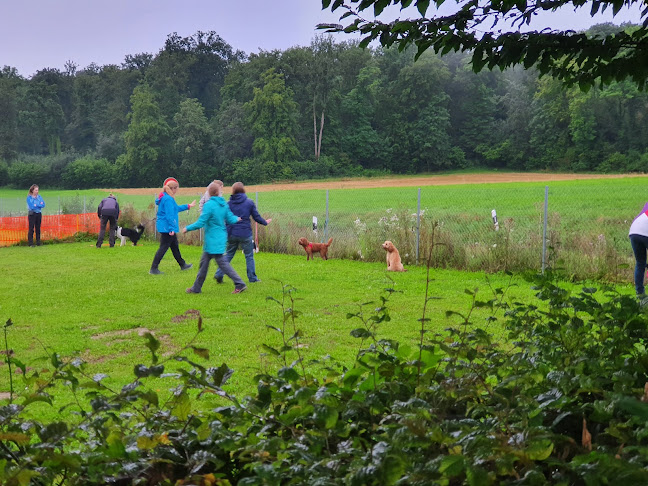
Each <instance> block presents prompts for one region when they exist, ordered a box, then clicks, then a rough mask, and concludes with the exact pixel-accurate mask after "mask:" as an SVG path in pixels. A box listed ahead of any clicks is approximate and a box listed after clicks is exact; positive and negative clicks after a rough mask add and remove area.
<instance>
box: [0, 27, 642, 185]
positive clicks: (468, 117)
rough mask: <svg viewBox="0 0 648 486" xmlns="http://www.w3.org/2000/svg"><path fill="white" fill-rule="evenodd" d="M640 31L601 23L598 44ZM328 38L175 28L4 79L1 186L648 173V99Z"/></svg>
mask: <svg viewBox="0 0 648 486" xmlns="http://www.w3.org/2000/svg"><path fill="white" fill-rule="evenodd" d="M634 28H635V26H632V25H628V24H624V25H622V26H621V27H618V26H615V25H612V24H599V25H596V26H594V27H592V28H591V29H590V30H588V32H587V34H588V35H598V34H601V33H607V32H610V31H618V30H620V29H625V30H626V31H632V30H633V29H634ZM415 54H416V51H415V50H409V51H408V50H406V51H404V52H399V51H398V50H397V49H383V48H375V49H363V48H360V47H359V46H358V45H357V43H354V42H341V43H336V42H334V41H333V39H332V38H330V37H327V36H318V37H316V38H315V39H314V40H313V41H312V43H311V45H309V46H307V47H293V48H290V49H287V50H285V51H261V52H260V53H258V54H251V55H249V56H248V55H246V54H245V53H243V52H241V51H238V50H236V49H235V48H234V47H232V46H230V45H229V44H228V43H227V42H226V41H225V40H224V39H222V38H221V37H220V36H219V35H218V34H216V33H214V32H198V33H197V34H195V35H193V36H191V37H186V38H183V37H180V36H178V35H177V34H172V35H169V36H168V38H167V40H166V42H165V44H164V46H163V48H162V49H161V50H160V51H159V52H158V53H157V55H152V54H147V53H143V54H135V55H129V56H126V59H125V60H124V63H123V64H122V65H121V66H117V65H106V66H98V65H95V64H92V65H90V66H87V67H85V68H83V69H79V67H78V66H76V65H74V64H73V63H71V62H69V63H67V64H66V66H65V68H64V70H63V71H61V70H59V69H51V68H47V69H42V70H40V71H38V72H37V73H36V74H35V75H34V76H32V77H31V78H30V79H26V78H24V77H22V76H21V75H20V74H19V73H18V72H17V71H16V69H15V68H12V67H9V66H5V67H4V68H3V69H2V70H1V71H0V113H1V114H2V116H1V117H0V180H2V181H5V182H6V183H7V184H9V185H11V186H15V187H23V188H24V187H28V186H29V185H30V184H32V183H39V184H43V185H44V184H47V185H48V186H50V187H52V186H57V187H62V188H70V189H81V188H90V187H117V186H121V187H129V186H148V187H154V186H158V185H159V184H160V183H161V181H162V179H163V178H164V177H166V176H169V175H173V176H175V177H177V178H179V180H180V181H181V183H182V184H183V185H185V186H204V185H206V184H207V182H208V181H209V180H211V179H214V178H219V179H222V180H224V181H226V182H233V181H235V180H242V181H244V182H246V183H248V184H253V183H260V182H269V181H273V180H292V179H305V178H317V177H329V176H354V175H377V174H390V173H397V174H404V173H407V174H414V173H421V172H428V173H429V172H435V171H442V170H456V169H466V168H501V169H507V170H522V171H525V170H529V171H531V170H533V171H539V170H551V171H598V172H627V171H641V172H644V171H648V116H647V115H648V94H647V93H646V92H643V91H640V90H638V89H637V88H636V86H635V85H634V84H633V83H631V82H620V83H611V84H608V85H604V86H598V87H596V88H593V89H589V90H587V91H583V90H580V89H579V88H577V87H573V88H566V87H565V86H564V85H563V84H562V83H561V82H559V81H557V80H555V79H551V78H549V77H547V76H544V77H539V76H538V74H537V72H536V71H534V70H522V69H511V70H507V71H504V72H500V71H497V70H496V71H486V72H481V73H478V74H476V73H474V72H473V71H472V69H471V66H470V64H469V56H468V55H467V54H458V53H450V54H446V55H444V56H440V55H436V54H434V53H432V52H425V53H424V54H423V55H422V56H420V57H419V58H418V60H416V61H415Z"/></svg>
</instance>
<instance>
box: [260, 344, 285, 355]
mask: <svg viewBox="0 0 648 486" xmlns="http://www.w3.org/2000/svg"><path fill="white" fill-rule="evenodd" d="M261 347H262V348H263V349H265V350H266V351H268V352H269V353H270V354H272V355H274V356H281V353H280V352H279V351H277V350H276V349H275V348H273V347H271V346H268V345H267V344H262V345H261Z"/></svg>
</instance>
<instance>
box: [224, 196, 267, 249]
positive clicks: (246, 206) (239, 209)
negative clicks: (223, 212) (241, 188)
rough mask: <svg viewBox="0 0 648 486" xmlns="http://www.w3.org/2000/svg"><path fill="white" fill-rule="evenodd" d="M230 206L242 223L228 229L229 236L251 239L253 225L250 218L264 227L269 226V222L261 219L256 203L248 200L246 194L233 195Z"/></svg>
mask: <svg viewBox="0 0 648 486" xmlns="http://www.w3.org/2000/svg"><path fill="white" fill-rule="evenodd" d="M228 204H229V208H230V209H231V210H232V213H234V214H235V215H236V216H238V217H240V218H241V221H239V222H238V223H236V224H234V225H231V226H228V227H227V234H228V235H229V236H234V237H237V238H251V237H252V225H251V223H250V216H252V219H254V221H256V222H257V223H259V224H262V225H263V226H266V225H267V224H268V222H267V221H266V220H265V219H263V218H262V217H261V215H260V214H259V211H257V208H256V204H254V201H253V200H252V199H250V198H248V197H247V195H246V194H245V193H243V192H240V193H238V194H232V195H231V196H230V199H229V202H228Z"/></svg>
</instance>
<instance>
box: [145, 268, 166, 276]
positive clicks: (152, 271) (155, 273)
mask: <svg viewBox="0 0 648 486" xmlns="http://www.w3.org/2000/svg"><path fill="white" fill-rule="evenodd" d="M149 273H150V274H151V275H164V272H160V271H159V270H158V269H157V268H151V269H150V270H149Z"/></svg>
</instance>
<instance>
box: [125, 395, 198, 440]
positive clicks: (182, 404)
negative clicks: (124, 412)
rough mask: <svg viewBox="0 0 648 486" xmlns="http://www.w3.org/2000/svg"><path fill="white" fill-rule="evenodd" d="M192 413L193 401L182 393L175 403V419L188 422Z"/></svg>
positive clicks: (173, 411)
mask: <svg viewBox="0 0 648 486" xmlns="http://www.w3.org/2000/svg"><path fill="white" fill-rule="evenodd" d="M190 413H191V399H190V398H189V395H187V394H186V393H185V392H182V393H181V394H180V396H178V397H177V398H176V399H175V403H174V404H173V409H172V410H171V414H172V415H173V416H175V417H178V419H179V420H187V418H188V417H189V414H190ZM138 446H139V442H138Z"/></svg>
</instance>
